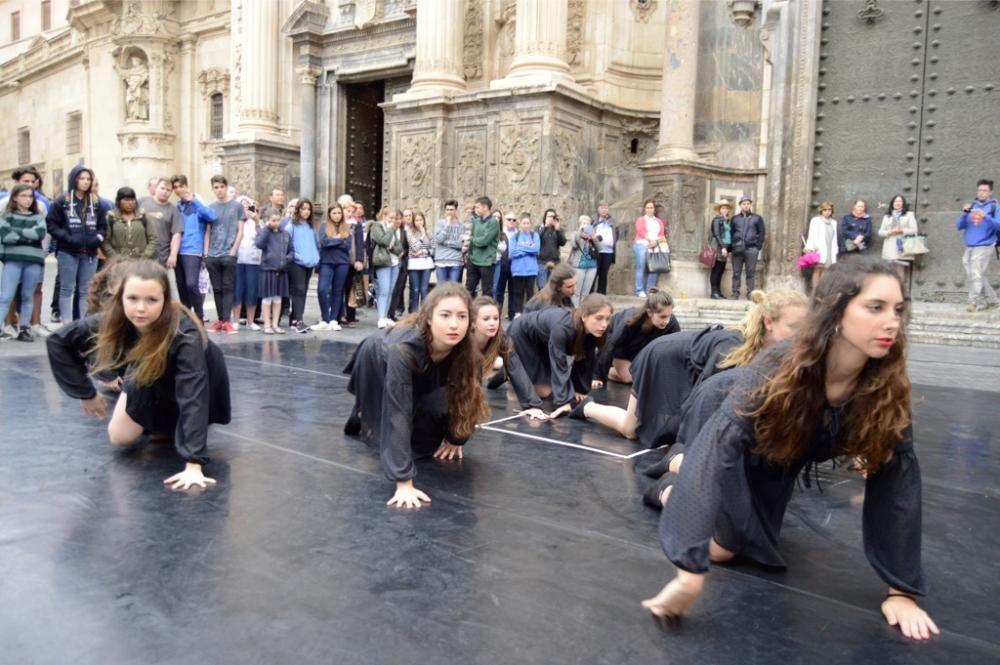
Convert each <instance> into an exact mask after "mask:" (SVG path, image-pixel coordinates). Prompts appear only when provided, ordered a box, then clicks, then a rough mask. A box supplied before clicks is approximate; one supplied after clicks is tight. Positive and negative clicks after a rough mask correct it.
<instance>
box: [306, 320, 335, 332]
mask: <svg viewBox="0 0 1000 665" xmlns="http://www.w3.org/2000/svg"><path fill="white" fill-rule="evenodd" d="M309 330H315V331H316V332H327V331H329V330H330V324H328V323H327V322H326V321H320V322H319V323H314V324H313V325H311V326H309Z"/></svg>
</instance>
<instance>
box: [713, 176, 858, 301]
mask: <svg viewBox="0 0 1000 665" xmlns="http://www.w3.org/2000/svg"><path fill="white" fill-rule="evenodd" d="M739 203H740V211H739V212H738V213H736V215H734V216H733V221H732V234H733V242H732V245H731V247H730V253H731V254H732V257H733V293H732V296H730V297H731V298H732V299H733V300H739V298H740V282H741V281H742V277H743V274H744V272H745V273H746V281H747V291H746V293H747V299H748V300H749V299H750V294H751V293H753V291H754V285H755V279H754V278H755V276H756V274H757V259H758V258H760V254H761V251H762V250H763V249H764V242H765V241H766V240H767V228H766V226H765V225H764V218H763V217H761V216H760V215H758V214H756V213H754V212H753V210H752V208H753V200H752V199H751V198H750V197H749V196H747V195H745V194H744V195H743V196H741V197H740V202H739ZM868 226H869V232H868V237H869V240H870V239H871V222H870V221H869V224H868Z"/></svg>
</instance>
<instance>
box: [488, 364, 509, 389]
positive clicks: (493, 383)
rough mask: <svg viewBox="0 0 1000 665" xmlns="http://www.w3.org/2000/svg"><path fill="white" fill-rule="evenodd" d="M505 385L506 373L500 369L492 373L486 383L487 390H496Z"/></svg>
mask: <svg viewBox="0 0 1000 665" xmlns="http://www.w3.org/2000/svg"><path fill="white" fill-rule="evenodd" d="M505 383H507V372H505V371H503V369H502V368H501V369H498V370H497V371H495V372H493V374H492V375H491V376H490V379H489V381H487V382H486V387H487V388H488V389H489V390H496V389H497V388H499V387H500V386H502V385H503V384H505Z"/></svg>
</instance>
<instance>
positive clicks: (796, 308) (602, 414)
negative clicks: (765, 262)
mask: <svg viewBox="0 0 1000 665" xmlns="http://www.w3.org/2000/svg"><path fill="white" fill-rule="evenodd" d="M751 301H752V304H751V306H750V309H749V310H748V311H747V315H746V316H745V317H744V318H743V320H742V321H740V323H739V324H737V325H736V326H734V327H732V328H722V327H715V328H706V329H705V330H700V331H682V332H678V333H674V334H673V335H666V336H664V337H659V338H657V339H655V340H653V341H652V342H650V343H649V344H648V345H646V347H645V348H644V349H643V350H642V351H640V352H639V354H638V355H637V356H636V357H635V360H634V361H632V365H631V367H630V370H631V373H632V391H631V394H630V395H629V401H628V407H627V408H625V409H622V408H619V407H617V406H610V405H607V404H598V403H597V402H594V401H593V399H587V400H586V401H585V402H584V403H581V404H579V405H577V408H576V409H574V411H573V413H572V414H571V416H572V417H574V418H586V419H588V420H593V421H595V422H598V423H600V424H602V425H604V426H605V427H610V428H611V429H613V430H615V431H616V432H618V433H619V434H621V435H622V436H624V437H625V438H627V439H636V438H637V439H639V441H641V442H642V443H643V445H645V446H647V447H649V448H656V447H658V446H663V445H670V444H672V443H674V441H675V439H676V437H677V429H678V427H679V426H680V420H681V418H680V416H681V409H682V407H683V405H684V402H685V400H687V398H688V395H690V394H691V390H692V389H693V388H694V387H695V386H697V385H698V384H699V383H701V382H702V381H705V380H706V379H708V378H709V377H710V376H712V375H713V374H715V373H716V372H718V371H720V370H723V369H726V368H728V367H738V366H740V365H742V364H746V363H748V362H749V361H750V359H752V358H753V357H754V356H755V355H756V354H757V352H758V351H760V349H762V348H764V347H765V346H767V345H768V344H770V343H772V342H776V341H779V340H781V339H784V338H785V337H788V336H790V335H793V334H795V331H796V330H797V329H798V326H799V324H800V323H801V321H802V319H803V318H804V317H805V313H806V302H807V301H806V297H805V296H804V295H802V294H801V293H799V292H798V291H792V290H791V289H773V290H771V291H768V292H766V293H765V292H763V291H754V293H753V294H751Z"/></svg>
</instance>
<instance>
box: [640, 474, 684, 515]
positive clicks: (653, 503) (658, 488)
mask: <svg viewBox="0 0 1000 665" xmlns="http://www.w3.org/2000/svg"><path fill="white" fill-rule="evenodd" d="M675 480H677V475H676V474H673V473H666V474H664V475H663V477H662V478H660V479H659V480H658V481H656V482H655V483H653V484H652V485H650V486H649V487H647V488H646V491H645V492H643V493H642V502H643V503H644V504H646V505H647V506H649V507H650V508H653V509H655V510H663V503H662V502H661V501H660V495H661V494H663V491H664V490H665V489H667V488H668V487H670V486H671V485H673V484H674V481H675Z"/></svg>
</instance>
